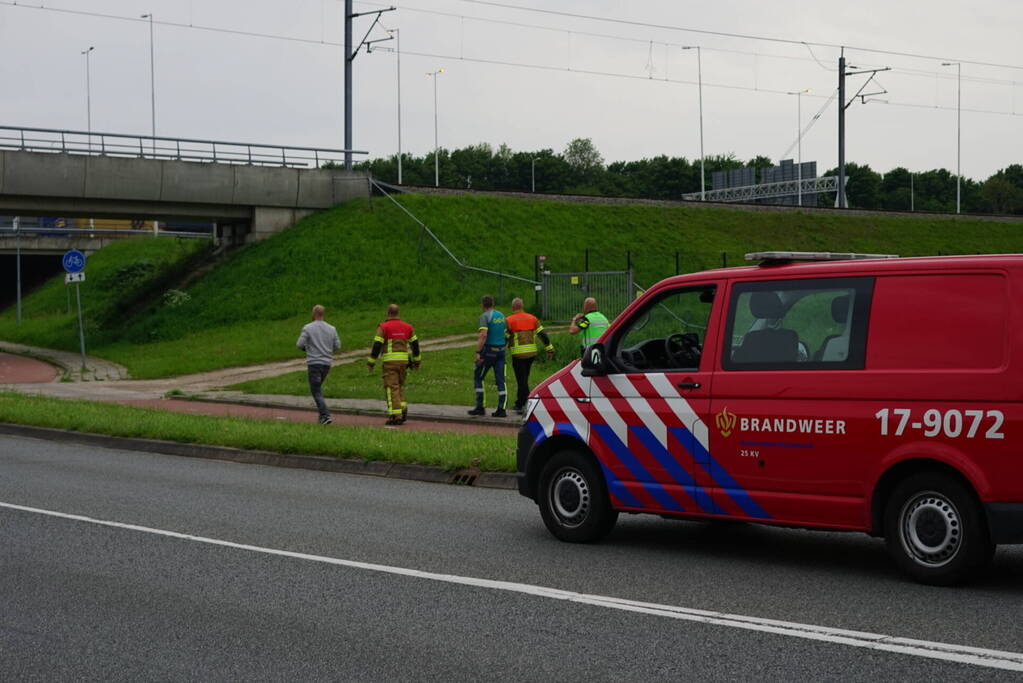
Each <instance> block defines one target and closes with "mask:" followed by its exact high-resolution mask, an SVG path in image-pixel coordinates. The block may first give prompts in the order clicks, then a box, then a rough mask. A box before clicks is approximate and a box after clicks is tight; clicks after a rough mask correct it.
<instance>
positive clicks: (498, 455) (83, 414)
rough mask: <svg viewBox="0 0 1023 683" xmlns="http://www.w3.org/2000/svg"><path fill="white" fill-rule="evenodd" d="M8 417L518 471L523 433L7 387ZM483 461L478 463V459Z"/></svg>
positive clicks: (0, 415)
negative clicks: (319, 420)
mask: <svg viewBox="0 0 1023 683" xmlns="http://www.w3.org/2000/svg"><path fill="white" fill-rule="evenodd" d="M0 422H7V423H14V424H25V425H36V426H40V427H51V428H57V429H69V430H72V431H76V432H88V433H93V434H106V435H109V436H122V437H134V438H145V439H161V440H165V441H177V442H180V443H199V444H207V445H213V446H232V447H235V448H242V449H248V450H265V451H273V452H277V453H295V454H305V455H328V456H335V457H338V458H355V459H360V460H366V461H371V460H385V461H391V462H403V463H413V464H418V465H433V466H438V467H443V468H445V469H449V470H455V469H459V468H462V467H469V466H471V465H475V466H477V467H479V468H480V469H483V470H487V471H493V472H514V471H515V455H514V448H515V437H514V436H507V437H505V436H491V435H483V434H459V433H454V432H448V433H435V432H415V431H411V430H409V431H400V430H387V429H380V428H376V427H329V428H324V427H323V426H322V425H318V424H304V423H301V424H298V423H290V422H281V421H278V420H252V419H245V418H236V417H208V416H204V415H186V414H181V413H172V412H167V411H160V410H151V409H146V408H134V407H131V406H122V405H116V404H110V403H96V402H92V401H69V400H63V399H55V398H45V397H38V396H24V395H21V394H15V393H9V392H0ZM477 459H478V462H477Z"/></svg>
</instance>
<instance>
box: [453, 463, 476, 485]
mask: <svg viewBox="0 0 1023 683" xmlns="http://www.w3.org/2000/svg"><path fill="white" fill-rule="evenodd" d="M479 476H480V471H479V470H478V469H476V468H475V467H467V468H465V469H462V470H458V471H457V472H455V473H454V474H452V475H451V479H449V480H448V483H449V484H455V485H457V486H475V485H476V480H477V479H478V478H479Z"/></svg>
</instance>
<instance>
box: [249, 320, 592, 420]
mask: <svg viewBox="0 0 1023 683" xmlns="http://www.w3.org/2000/svg"><path fill="white" fill-rule="evenodd" d="M551 341H552V342H553V343H554V345H555V356H554V358H553V359H551V360H549V361H548V360H547V359H546V356H543V355H542V354H541V356H540V357H538V360H537V361H536V362H535V363H534V364H533V369H532V372H531V373H530V386H536V384H537V383H538V382H539V381H540V380H541V379H543V378H544V377H547V376H549V375H551V374H553V373H554V372H555V371H556V370H559V369H560V368H562V367H564V366H565V365H567V364H568V363H570V362H571V361H573V360H575V359H576V358H578V357H579V346H578V343H579V342H578V340H577V339H575V338H574V337H572V336H570V335H568V334H565V333H561V334H556V335H554V336H553V337H552V338H551ZM506 366H507V367H506V371H505V375H506V378H507V382H508V405H509V406H511V405H512V403H514V402H515V375H514V373H513V372H512V368H511V361H509V362H508V363H506ZM472 374H473V353H472V350H471V347H470V348H464V349H443V350H440V351H424V352H423V366H422V368H420V369H419V370H417V371H414V372H410V373H409V375H408V383H407V384H406V386H405V389H406V394H407V400H408V401H409V403H411V404H416V403H437V404H442V405H465V406H470V405H472V403H473V401H475V398H476V394H475V390H474V389H473V384H472ZM230 388H231V389H237V390H240V391H244V392H246V393H250V394H288V395H296V396H303V395H308V394H309V384H308V379H307V376H306V373H305V372H289V373H287V374H284V375H278V376H276V377H267V378H265V379H257V380H253V381H251V382H243V383H242V384H238V385H235V386H233V387H230ZM486 388H487V407H488V408H494V407H496V406H497V395H496V393H495V392H496V389H494V379H493V373H488V375H487V380H486ZM323 395H324V396H326V397H327V398H378V399H381V400H383V396H384V392H383V384H382V381H381V377H380V368H379V367H377V369H376V370H374V371H373V372H369V371H368V370H367V368H366V364H365V363H364V362H362V361H361V360H360V361H359V362H356V363H350V364H346V365H338V366H336V367H335V368H334V369H333V370H331V372H330V375H329V376H328V377H327V382H326V384H324V387H323Z"/></svg>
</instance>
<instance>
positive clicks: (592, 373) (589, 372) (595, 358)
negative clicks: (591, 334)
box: [582, 343, 607, 377]
mask: <svg viewBox="0 0 1023 683" xmlns="http://www.w3.org/2000/svg"><path fill="white" fill-rule="evenodd" d="M582 365H583V377H597V376H600V375H606V374H607V355H606V353H605V351H604V345H603V344H600V343H597V344H590V345H589V346H587V347H586V350H585V351H583V360H582Z"/></svg>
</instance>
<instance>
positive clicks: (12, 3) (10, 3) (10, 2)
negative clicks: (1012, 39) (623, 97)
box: [0, 0, 1023, 116]
mask: <svg viewBox="0 0 1023 683" xmlns="http://www.w3.org/2000/svg"><path fill="white" fill-rule="evenodd" d="M462 1H463V2H470V3H473V4H479V5H492V6H495V7H506V8H511V9H518V10H522V11H535V12H543V13H546V14H556V15H565V16H573V17H575V16H578V17H579V18H590V19H594V20H598V21H608V22H614V23H622V24H627V25H641V26H647V27H652V28H665V29H671V30H678V31H690V32H695V33H706V34H710V35H721V36H727V37H735V38H745V39H748V40H763V41H769V42H775V43H783V44H792V45H803V46H810V45H813V46H818V47H841V46H836V45H832V44H829V43H818V42H810V41H793V40H787V39H780V38H769V37H764V36H754V35H745V34H738V33H729V32H724V31H706V30H702V29H688V28H684V27H673V26H662V25H657V24H647V23H644V22H634V21H630V20H624V19H613V18H607V17H590V16H587V15H575V14H573V13H566V12H560V11H556V10H541V9H536V8H526V7H518V6H515V5H507V4H504V3H496V2H484V1H483V0H462ZM359 4H363V5H370V6H380V5H381V4H382V3H374V2H364V1H361V0H360V1H359ZM0 6H6V7H12V8H18V9H29V10H39V11H47V12H55V13H59V14H67V15H78V16H89V17H96V18H103V19H110V20H116V21H127V22H134V23H141V22H145V21H147V20H145V19H140V18H138V17H136V16H123V15H117V14H110V13H105V12H96V11H91V10H81V9H69V8H62V7H52V6H45V5H42V4H39V5H35V4H27V3H25V2H21V1H18V0H0ZM397 7H398V8H399V9H402V10H405V11H416V12H427V13H431V14H440V15H446V16H456V17H461V16H462V15H457V14H454V13H446V12H439V11H436V10H426V9H422V8H415V7H408V6H397ZM474 19H475V20H478V21H490V22H494V23H505V24H512V25H516V23H515V22H507V21H504V20H496V19H484V18H474ZM153 23H154V24H156V25H159V26H166V27H170V28H180V29H191V30H196V31H204V32H212V33H223V34H229V35H237V36H245V37H251V38H260V39H266V40H281V41H287V42H294V43H303V44H311V45H325V46H330V47H343V46H344V43H342V42H336V41H329V40H324V39H322V37H321V38H320V39H314V38H303V37H300V36H285V35H279V34H271V33H263V32H258V31H243V30H240V29H230V28H224V27H218V26H206V25H201V24H194V23H191V21H190V22H189V23H183V22H175V21H168V20H156V21H154V22H153ZM519 25H521V26H524V27H530V28H538V29H543V30H549V31H555V32H564V33H567V34H568V35H569V36H571V35H572V34H578V35H589V36H594V37H603V38H611V39H618V40H626V41H631V42H640V43H649V42H650V41H649V40H642V39H634V38H627V37H623V36H613V35H608V34H587V33H584V32H580V31H575V30H573V31H568V30H566V29H561V28H554V27H543V26H536V25H529V24H519ZM655 42H659V41H655ZM666 44H667V45H669V46H670V43H666ZM680 47H681V45H680ZM704 49H706V50H708V51H715V50H716V51H720V52H728V53H735V54H746V55H750V56H755V57H770V58H777V59H791V60H800V61H817V60H816V57H815V58H814V60H808V59H806V58H803V57H793V56H789V55H769V54H764V53H756V52H743V51H739V50H726V49H721V48H710V47H707V48H704ZM847 49H850V50H859V51H863V52H876V53H879V54H895V55H901V56H907V57H917V58H923V59H947V58H942V57H928V56H925V55H917V54H913V53H901V52H893V51H883V50H872V49H869V48H856V47H847ZM402 52H403V53H404V54H408V55H413V56H419V57H430V58H434V59H451V60H457V61H464V62H471V63H477V64H489V65H501V66H509V67H518V68H528V69H538V70H544V71H565V72H571V73H576V74H583V75H591V76H603V77H614V78H624V79H630V80H646V81H649V80H653V81H657V82H666V83H676V84H682V85H694V86H695V85H697V83H696V82H695V81H689V80H683V79H673V78H668V77H665V78H651V76H650V75H649V74H648V75H647V76H640V75H637V74H627V73H620V72H608V71H601V70H597V69H581V68H577V67H572V66H571V63H569V65H568V66H565V67H559V66H552V65H544V64H529V63H522V62H513V61H509V60H499V59H487V58H482V57H468V56H465V55H464V54H461V55H445V54H439V53H433V52H417V51H412V50H403V51H402ZM956 61H961V62H962V63H963V64H978V65H985V66H992V67H1000V68H1008V69H1020V68H1023V67H1017V66H1014V65H1006V64H994V63H988V62H979V61H974V60H956ZM825 68H826V67H825ZM893 71H902V72H907V73H921V74H927V75H928V77H929V76H930V75H933V76H934V77H935V79H938V78H954V76H946V75H944V74H941V73H939V72H926V71H921V70H914V69H906V68H902V67H896V68H894V69H893ZM963 80H964V81H967V80H968V78H967V77H963ZM976 80H978V81H981V82H984V81H985V79H976ZM986 80H987V82H993V81H994V80H996V79H986ZM1004 83H1005V84H1006V85H1008V86H1009V87H1014V86H1015V85H1018V82H1014V81H1004ZM704 86H706V87H710V88H721V89H727V90H738V91H746V92H763V93H768V94H776V95H784V94H785V93H786V92H787V91H785V90H779V89H769V88H760V87H756V86H754V87H749V86H741V85H735V84H726V83H709V82H704ZM807 96H808V97H817V98H822V97H823V96H822V95H812V94H810V95H807ZM874 101H878V100H874ZM884 103H885V104H888V105H891V106H896V107H912V108H918V109H934V110H943V111H954V110H955V107H947V106H939V105H937V104H935V105H924V104H915V103H907V102H893V101H890V100H886V101H885V102H884ZM962 111H964V112H970V113H976V114H993V115H1001V116H1021V115H1023V114H1021V113H1018V112H1015V111H999V110H993V109H981V108H963V109H962Z"/></svg>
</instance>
